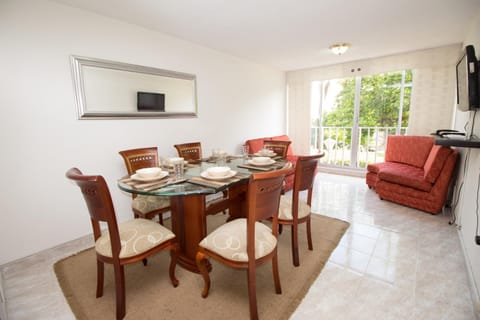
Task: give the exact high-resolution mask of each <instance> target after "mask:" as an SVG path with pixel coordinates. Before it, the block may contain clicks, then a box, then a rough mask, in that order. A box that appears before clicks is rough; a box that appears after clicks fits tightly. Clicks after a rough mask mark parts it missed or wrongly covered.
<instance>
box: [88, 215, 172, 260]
mask: <svg viewBox="0 0 480 320" xmlns="http://www.w3.org/2000/svg"><path fill="white" fill-rule="evenodd" d="M118 231H119V234H120V244H121V246H122V248H121V249H120V258H127V257H131V256H135V255H137V254H140V253H142V252H145V251H148V250H150V249H152V248H153V247H156V246H158V245H159V244H161V243H163V242H165V241H167V240H170V239H172V238H175V234H174V233H173V232H172V231H170V230H168V229H167V228H165V227H164V226H162V225H160V224H158V223H156V222H153V221H151V220H147V219H142V218H138V219H133V220H129V221H126V222H122V223H120V224H119V225H118ZM95 250H96V251H97V252H98V253H99V254H101V255H102V256H106V257H111V256H112V246H111V243H110V235H109V233H108V231H104V232H103V234H102V236H101V237H100V238H98V239H97V241H96V242H95Z"/></svg>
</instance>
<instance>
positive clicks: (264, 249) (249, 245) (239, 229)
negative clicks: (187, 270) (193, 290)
mask: <svg viewBox="0 0 480 320" xmlns="http://www.w3.org/2000/svg"><path fill="white" fill-rule="evenodd" d="M286 170H287V169H281V170H277V171H271V172H266V173H256V174H252V175H251V176H250V180H249V185H248V192H247V207H248V209H247V211H248V213H247V217H246V218H239V219H235V220H232V221H230V222H227V223H225V224H223V225H222V226H220V227H218V228H217V229H216V230H214V231H213V232H212V233H210V234H209V235H207V236H206V237H205V238H204V239H203V240H202V241H201V242H200V243H199V245H198V252H197V255H196V263H197V266H198V268H199V270H200V272H201V274H202V276H203V279H204V288H203V291H202V297H204V298H206V297H207V296H208V292H209V290H210V277H209V274H208V267H207V265H208V259H209V258H213V259H215V260H217V261H219V262H221V263H223V264H225V265H227V266H229V267H232V268H240V269H246V270H247V280H248V296H249V305H250V318H251V319H258V311H257V298H256V280H255V272H256V270H255V269H256V267H257V266H259V265H262V264H264V263H266V262H268V261H272V268H273V278H274V283H275V292H276V293H277V294H281V293H282V289H281V285H280V276H279V273H278V259H277V230H278V221H277V214H278V208H279V203H280V193H281V190H282V184H283V179H284V176H285V172H286ZM268 219H271V220H272V228H271V229H270V228H269V227H268V226H267V225H266V224H264V223H262V222H260V221H265V220H268Z"/></svg>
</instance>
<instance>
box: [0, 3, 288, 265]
mask: <svg viewBox="0 0 480 320" xmlns="http://www.w3.org/2000/svg"><path fill="white" fill-rule="evenodd" d="M0 47H1V49H0V70H1V72H0V88H1V89H0V107H1V111H2V112H1V114H2V117H1V120H0V121H1V123H0V134H1V140H0V149H1V150H2V153H1V157H0V168H2V182H3V186H2V192H1V207H0V265H1V264H3V263H6V262H9V261H12V260H15V259H17V258H21V257H24V256H27V255H30V254H32V253H34V252H37V251H40V250H42V249H46V248H49V247H52V246H55V245H58V244H60V243H63V242H66V241H69V240H72V239H75V238H78V237H81V236H84V235H86V234H89V233H90V232H91V226H90V221H89V218H88V214H87V212H86V208H85V205H84V203H83V199H82V197H81V194H80V191H79V189H78V188H77V187H76V186H74V185H73V184H71V183H70V182H68V181H67V179H66V178H65V176H64V174H65V172H66V170H67V169H68V168H70V167H72V166H77V167H78V168H80V169H81V170H83V171H84V172H85V173H88V174H102V175H104V177H105V178H106V180H107V181H108V183H109V186H110V189H111V191H112V196H113V199H114V203H115V206H116V209H117V215H118V217H119V219H120V220H125V219H127V218H130V217H131V216H132V213H131V210H130V201H131V198H130V196H129V195H127V194H124V193H122V192H120V191H119V189H118V188H117V186H116V179H118V178H119V177H121V176H122V175H124V174H125V168H124V164H123V161H122V159H121V158H120V156H119V155H118V151H119V150H122V149H127V148H133V147H142V146H158V147H159V153H160V155H161V156H169V155H174V154H175V149H174V148H173V144H175V143H178V142H187V141H196V140H198V141H201V142H202V145H203V148H204V151H205V152H206V153H209V152H210V151H211V149H212V148H214V147H219V148H222V149H225V150H227V151H228V152H231V153H238V152H239V151H240V150H239V148H240V144H241V143H242V142H243V141H244V140H246V139H249V138H254V137H261V136H272V135H276V134H283V133H285V94H284V88H285V75H284V73H283V72H282V71H279V70H274V69H271V68H268V67H266V66H262V65H258V64H254V63H252V62H249V61H245V60H242V59H239V58H236V57H233V56H229V55H226V54H222V53H220V52H217V51H213V50H210V49H207V48H203V47H199V46H197V45H194V44H191V43H187V42H184V41H181V40H179V39H175V38H172V37H169V36H166V35H162V34H160V33H157V32H153V31H150V30H147V29H144V28H140V27H138V26H135V25H131V24H127V23H123V22H119V21H116V20H113V19H109V18H105V17H102V16H99V15H96V14H93V13H89V12H86V11H81V10H78V9H75V8H71V7H68V6H64V5H61V4H57V3H53V2H49V1H46V0H39V1H35V0H31V1H28V0H3V1H1V2H0ZM71 54H74V55H80V56H86V57H94V58H101V59H107V60H114V61H120V62H125V63H132V64H138V65H144V66H151V67H157V68H161V69H168V70H174V71H180V72H186V73H193V74H196V75H197V94H198V110H199V112H198V118H195V119H150V120H77V114H76V109H75V105H74V96H73V85H72V78H71V71H70V65H69V56H70V55H71Z"/></svg>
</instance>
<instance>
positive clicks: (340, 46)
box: [328, 43, 350, 56]
mask: <svg viewBox="0 0 480 320" xmlns="http://www.w3.org/2000/svg"><path fill="white" fill-rule="evenodd" d="M328 48H329V49H330V51H332V52H333V53H334V54H337V55H339V56H341V55H342V54H344V53H345V52H347V50H348V48H350V44H349V43H336V44H332V45H331V46H330V47H328Z"/></svg>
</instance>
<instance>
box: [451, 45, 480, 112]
mask: <svg viewBox="0 0 480 320" xmlns="http://www.w3.org/2000/svg"><path fill="white" fill-rule="evenodd" d="M456 69H457V108H458V110H461V111H469V110H472V109H475V108H480V99H479V93H480V88H479V85H480V82H479V79H478V77H479V74H480V73H479V71H478V60H477V57H476V56H475V48H474V47H473V46H472V45H468V46H466V47H465V50H464V52H463V55H462V57H461V58H460V60H459V61H458V63H457V68H456Z"/></svg>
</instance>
